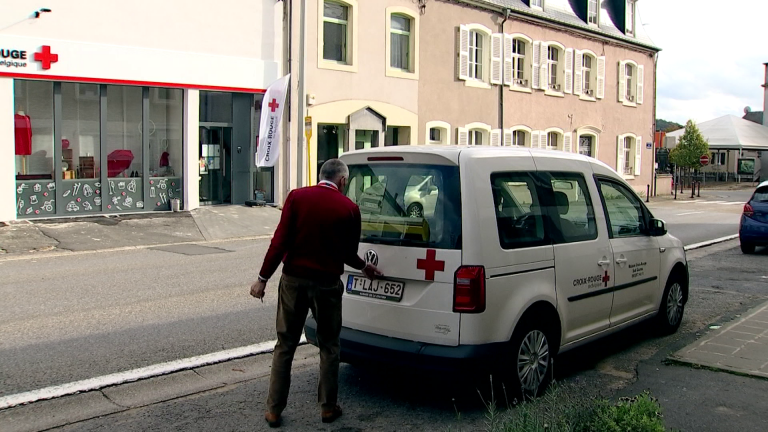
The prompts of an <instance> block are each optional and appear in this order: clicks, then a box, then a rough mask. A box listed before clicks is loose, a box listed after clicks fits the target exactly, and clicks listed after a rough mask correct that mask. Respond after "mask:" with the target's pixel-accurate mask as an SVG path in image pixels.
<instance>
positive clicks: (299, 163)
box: [294, 0, 322, 188]
mask: <svg viewBox="0 0 768 432" xmlns="http://www.w3.org/2000/svg"><path fill="white" fill-rule="evenodd" d="M300 1H301V11H300V14H299V15H300V22H299V26H300V27H299V80H298V81H299V82H298V84H299V94H298V103H299V107H298V109H297V110H296V118H295V119H294V121H295V122H296V143H297V145H296V152H297V153H296V187H297V188H300V187H302V186H303V184H304V181H303V179H304V151H305V150H304V145H303V143H304V98H305V97H306V96H305V95H304V29H305V28H306V9H307V2H306V0H300ZM318 13H322V12H318ZM307 145H309V143H307ZM307 164H309V161H307ZM307 184H309V179H307Z"/></svg>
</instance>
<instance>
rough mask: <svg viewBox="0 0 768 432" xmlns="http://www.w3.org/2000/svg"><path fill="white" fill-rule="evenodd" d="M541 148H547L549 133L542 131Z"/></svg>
mask: <svg viewBox="0 0 768 432" xmlns="http://www.w3.org/2000/svg"><path fill="white" fill-rule="evenodd" d="M539 148H541V149H546V148H547V133H546V132H544V131H541V132H540V133H539Z"/></svg>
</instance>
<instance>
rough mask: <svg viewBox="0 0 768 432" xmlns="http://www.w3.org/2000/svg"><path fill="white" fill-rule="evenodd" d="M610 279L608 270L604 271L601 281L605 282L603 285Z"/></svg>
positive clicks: (606, 284) (606, 285)
mask: <svg viewBox="0 0 768 432" xmlns="http://www.w3.org/2000/svg"><path fill="white" fill-rule="evenodd" d="M609 280H611V277H610V276H608V270H606V271H605V276H603V283H604V284H605V287H606V288H607V287H608V281H609Z"/></svg>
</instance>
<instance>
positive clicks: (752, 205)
mask: <svg viewBox="0 0 768 432" xmlns="http://www.w3.org/2000/svg"><path fill="white" fill-rule="evenodd" d="M739 241H740V242H741V251H742V252H744V253H745V254H751V253H754V252H755V247H756V246H768V181H764V182H762V183H760V184H759V185H758V186H757V189H755V193H753V194H752V198H750V199H749V201H747V203H746V204H744V212H743V213H742V215H741V223H740V224H739Z"/></svg>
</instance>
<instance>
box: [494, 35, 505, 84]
mask: <svg viewBox="0 0 768 432" xmlns="http://www.w3.org/2000/svg"><path fill="white" fill-rule="evenodd" d="M503 43H504V34H502V33H494V34H492V35H491V84H501V79H502V73H503V71H502V66H503V62H502V58H501V54H502V48H503Z"/></svg>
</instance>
